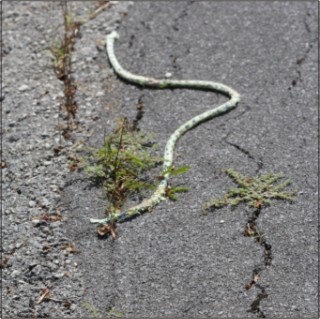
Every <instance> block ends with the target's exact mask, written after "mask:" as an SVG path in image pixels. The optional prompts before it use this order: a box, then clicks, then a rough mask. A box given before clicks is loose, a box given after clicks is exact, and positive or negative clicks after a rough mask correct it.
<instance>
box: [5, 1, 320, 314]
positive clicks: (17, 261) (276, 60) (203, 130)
mask: <svg viewBox="0 0 320 319" xmlns="http://www.w3.org/2000/svg"><path fill="white" fill-rule="evenodd" d="M96 3H97V2H95V1H92V2H71V3H70V8H69V9H70V12H72V14H74V15H75V16H83V15H86V14H87V13H88V12H90V11H91V10H92V9H93V8H94V6H95V5H96ZM2 11H3V12H2V17H3V31H2V32H3V38H2V47H1V50H2V72H3V85H2V100H3V102H2V104H3V111H2V112H3V127H2V137H3V157H2V164H1V167H2V191H3V197H2V200H3V218H2V241H3V246H2V256H3V260H2V268H3V269H2V280H3V282H2V288H3V300H2V303H3V304H2V309H3V317H4V318H10V317H16V316H19V317H24V318H29V317H39V318H43V317H49V316H50V317H61V318H74V317H88V316H91V317H107V316H109V317H110V316H111V315H112V313H113V314H114V315H118V316H125V317H131V318H133V317H139V318H141V317H147V318H159V317H163V318H164V317H171V318H172V317H185V318H191V317H194V318H213V317H215V318H231V317H232V318H256V317H258V316H259V315H260V316H262V314H263V315H264V316H265V317H266V318H275V317H277V318H280V317H286V318H295V317H296V318H316V317H318V316H317V310H318V309H317V287H318V275H317V274H318V270H317V249H318V243H317V240H318V237H317V220H318V219H317V218H318V217H317V213H316V212H317V191H318V189H317V169H318V166H317V160H316V158H317V157H316V156H317V146H316V140H317V118H318V114H317V108H316V106H317V102H318V95H317V88H318V82H317V59H318V47H317V37H318V31H317V15H318V11H317V2H303V1H302V2H271V3H266V2H259V1H256V2H249V1H248V2H244V1H240V2H236V1H234V2H227V1H226V2H209V1H208V2H206V1H201V2H197V1H188V2H187V1H182V2H175V3H173V2H170V3H169V2H162V1H153V2H152V1H148V2H135V3H134V4H133V3H131V2H118V3H113V4H112V5H111V6H110V8H108V9H107V10H106V11H104V12H102V13H101V14H99V15H98V16H97V17H96V18H95V19H93V20H91V21H89V22H88V23H86V24H85V25H83V26H81V27H80V31H79V34H78V36H77V38H76V44H75V50H74V52H73V54H72V62H73V70H74V72H73V76H74V79H75V81H76V83H77V94H76V99H77V103H78V111H77V117H76V118H77V121H78V125H77V128H75V129H74V131H73V132H72V134H71V135H72V136H71V139H68V140H65V139H64V138H63V137H61V134H60V133H61V130H59V125H61V124H63V123H64V122H65V120H64V119H63V116H59V107H60V105H62V104H63V84H62V82H61V81H59V80H58V79H57V77H56V75H55V73H54V70H53V67H52V54H51V52H50V50H49V49H50V47H51V46H52V45H53V44H54V41H55V40H56V39H58V38H61V37H62V36H63V28H62V25H63V19H62V9H61V6H60V5H59V3H58V2H45V1H39V2H36V1H29V2H21V1H20V2H9V1H4V2H3V4H2ZM115 28H118V31H119V33H120V36H121V38H120V40H119V41H118V42H117V43H116V48H115V50H116V55H117V56H118V58H119V60H120V62H121V63H122V64H123V66H124V67H125V68H127V69H129V70H130V71H132V72H135V73H138V74H144V75H149V76H155V77H158V78H162V77H164V76H165V75H166V74H167V75H168V73H170V74H171V75H172V78H181V79H182V78H183V79H192V78H195V79H203V80H205V79H208V80H215V81H218V82H222V83H225V84H227V85H230V86H231V87H233V88H234V89H236V90H237V91H238V92H239V93H240V94H241V95H242V100H241V102H240V104H239V107H238V109H236V110H235V111H233V112H230V113H229V114H227V115H225V116H222V117H219V118H217V119H214V120H213V121H210V122H207V123H204V124H202V125H200V126H199V127H197V128H196V129H195V130H193V131H192V132H190V133H187V134H186V136H185V137H184V138H183V139H182V140H181V141H180V142H179V145H178V146H177V150H176V163H177V165H189V166H190V167H191V169H190V171H189V172H188V174H186V175H184V176H182V177H179V178H176V179H175V180H174V183H176V184H179V183H183V184H184V185H187V186H188V187H189V188H190V191H189V192H188V193H186V194H182V195H180V196H179V197H180V200H179V201H178V202H166V203H162V204H160V205H159V206H158V207H156V208H155V209H154V211H153V213H152V214H147V215H143V216H141V217H139V218H137V219H134V220H132V221H130V222H127V223H123V224H121V225H119V227H118V237H117V238H116V240H112V239H111V238H107V239H104V240H101V239H98V238H97V237H96V234H95V229H96V226H95V225H91V224H90V223H89V218H90V217H99V216H101V217H102V216H103V214H104V208H105V198H104V194H103V191H102V190H101V189H99V188H96V187H93V186H92V185H91V184H90V183H89V181H88V179H87V178H86V176H85V175H84V174H83V173H82V172H81V171H79V172H77V171H76V172H70V169H69V159H70V158H72V156H74V153H75V150H76V149H77V148H78V147H80V146H81V145H82V144H85V145H101V142H102V140H103V136H104V134H107V132H109V131H110V130H112V128H113V127H114V125H115V118H117V117H119V116H127V117H128V118H133V117H134V115H135V105H136V103H137V101H138V100H139V98H141V100H142V103H143V104H144V110H145V115H144V118H143V120H142V121H141V123H140V125H141V127H142V128H143V129H146V130H149V131H153V132H155V133H156V134H157V135H156V136H157V141H158V143H159V145H160V146H161V147H163V146H164V145H165V142H166V140H167V138H168V136H169V134H170V133H171V132H172V130H173V129H174V128H175V127H178V126H179V125H180V124H182V123H183V122H185V121H186V120H188V119H190V118H191V117H193V116H195V115H197V114H199V113H200V112H202V111H204V110H206V109H207V108H208V107H210V105H212V104H214V105H218V104H220V103H222V102H223V101H224V100H225V97H222V96H220V95H219V94H212V93H207V92H193V91H190V90H189V91H188V90H166V91H158V90H141V88H137V87H135V86H132V85H128V84H125V83H123V82H121V81H119V80H118V79H117V78H116V77H115V76H114V75H113V71H112V70H111V69H110V66H109V65H108V63H107V60H106V55H105V52H104V47H103V44H104V36H105V34H106V32H108V31H111V30H113V29H115ZM63 112H64V110H61V111H60V114H64V113H63ZM58 146H62V149H61V151H59V152H57V151H55V149H56V150H57V147H58ZM225 167H233V168H235V169H236V170H238V171H240V172H242V173H245V174H249V175H255V174H258V173H265V172H270V171H271V172H275V173H277V172H282V173H284V174H285V175H286V176H287V177H288V178H290V179H292V180H293V187H294V188H296V189H297V190H298V198H297V201H296V203H294V204H293V205H289V204H287V203H286V202H281V201H279V202H277V203H276V205H274V206H272V207H270V208H267V209H265V210H263V214H261V216H260V217H259V220H258V223H259V228H260V229H262V230H263V231H264V232H265V233H266V236H267V238H268V242H269V243H270V244H271V245H272V252H273V260H272V266H271V267H269V268H268V269H264V271H263V272H262V278H261V281H260V282H259V283H260V287H262V289H261V288H259V286H255V287H252V288H251V289H250V290H245V289H244V285H245V284H246V283H247V282H250V280H251V276H252V271H253V269H254V268H255V267H257V265H260V264H261V260H262V259H263V251H262V250H261V247H260V246H259V245H258V244H257V243H255V242H254V241H253V240H250V239H249V238H246V237H244V236H243V235H242V233H243V230H244V227H245V224H246V220H247V216H248V212H247V211H246V210H245V209H244V207H239V208H237V209H234V210H230V209H229V208H223V209H221V210H218V211H216V212H215V213H214V214H209V215H205V216H204V215H201V205H202V204H203V203H204V202H205V201H207V200H208V199H209V198H210V197H212V196H219V195H222V194H224V192H225V190H226V189H227V187H228V186H231V185H232V183H231V182H230V181H229V180H228V179H227V177H226V176H224V175H223V174H222V173H221V169H223V168H225ZM44 214H45V215H44ZM59 214H61V216H62V220H59V216H60V215H59ZM50 218H56V219H57V220H56V221H50ZM263 289H264V290H263ZM263 291H266V295H263ZM46 292H49V293H50V298H51V299H50V300H47V301H45V300H42V301H41V296H42V297H43V296H44V295H45V293H46ZM256 305H258V308H259V309H260V312H258V311H254V309H257V308H255V307H256Z"/></svg>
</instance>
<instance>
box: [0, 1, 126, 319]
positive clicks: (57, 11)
mask: <svg viewBox="0 0 320 319" xmlns="http://www.w3.org/2000/svg"><path fill="white" fill-rule="evenodd" d="M96 6H97V1H95V2H94V1H93V2H91V3H90V2H86V3H84V5H83V3H79V2H73V3H71V4H70V5H69V12H70V13H72V14H73V15H74V16H86V15H88V13H89V12H91V11H92V10H93V9H94V8H95V7H96ZM128 7H129V3H118V4H113V5H111V6H110V8H108V9H107V10H106V11H104V12H103V13H101V16H97V18H96V19H95V21H94V23H92V21H90V22H88V23H87V24H86V25H84V26H83V28H84V29H85V30H87V32H88V34H87V37H86V38H87V39H88V38H90V41H89V43H84V42H82V40H83V39H82V34H81V33H82V30H81V28H80V34H79V35H78V37H77V39H76V40H77V41H78V44H77V49H76V52H74V54H73V56H72V60H73V66H74V68H77V72H83V74H86V78H85V80H83V78H81V76H78V73H77V74H75V77H76V78H75V80H76V81H79V83H80V81H82V80H83V81H82V82H81V85H80V84H79V88H78V92H79V93H78V96H77V98H78V99H79V101H80V100H81V102H80V103H78V104H79V109H78V113H77V118H78V119H79V123H78V128H77V129H76V130H75V132H74V134H73V139H71V140H64V138H63V137H61V130H59V124H61V123H62V122H63V120H62V117H61V118H60V120H61V121H60V123H59V121H58V119H59V108H60V106H61V105H63V96H64V94H63V84H62V82H61V81H59V80H58V79H57V77H56V75H55V73H54V69H53V56H52V54H51V52H50V47H52V46H53V45H54V44H55V43H56V41H57V40H59V39H61V38H62V37H63V14H62V7H61V5H60V4H59V2H50V1H48V2H45V1H39V2H38V1H29V2H23V1H20V2H10V1H5V2H4V3H3V5H2V11H3V12H2V18H3V37H2V56H3V58H2V70H3V74H2V76H3V86H2V100H3V102H2V104H3V109H2V112H3V128H2V136H3V137H2V138H3V154H2V167H3V168H2V192H3V193H2V194H3V197H2V198H3V203H2V204H3V218H2V241H3V246H2V247H3V248H2V256H3V259H2V265H3V266H2V267H3V269H2V279H3V281H2V287H3V293H2V296H3V300H2V301H3V308H2V314H3V317H5V318H11V317H17V316H19V317H24V318H31V317H37V318H45V317H48V316H50V317H52V316H53V317H59V318H67V317H78V316H79V314H82V312H83V311H84V308H81V306H80V304H81V301H82V299H83V295H84V290H85V287H84V285H83V272H82V271H79V267H78V262H77V261H76V259H75V254H76V253H77V251H76V250H75V249H73V246H74V243H73V242H72V241H70V237H69V236H68V230H67V229H63V227H62V224H63V223H65V222H66V220H67V217H66V216H65V215H64V212H63V211H61V209H60V208H59V204H58V203H59V200H60V198H61V194H62V192H63V189H64V188H65V186H66V176H67V175H68V173H69V168H68V157H69V156H70V154H72V151H71V148H72V147H74V146H75V145H77V141H83V140H86V139H87V138H88V136H89V135H90V134H92V127H93V126H94V123H95V122H94V120H95V119H97V117H98V116H99V115H100V114H99V115H97V108H96V107H95V103H99V97H100V96H101V95H103V94H105V93H104V87H103V86H104V84H103V83H104V78H105V77H106V74H107V72H100V66H99V64H97V63H96V57H97V54H98V53H99V52H100V51H101V50H102V43H103V40H104V33H105V32H106V31H107V30H112V29H114V28H115V27H116V26H117V25H118V23H119V21H120V19H121V17H122V16H123V13H125V12H126V10H127V8H128ZM103 63H104V64H106V63H105V60H104V61H103ZM79 74H80V73H79ZM97 74H98V77H96V78H94V77H95V76H96V75H97ZM90 81H91V84H92V85H90V87H88V86H87V85H89V83H90ZM93 101H94V102H93ZM63 112H65V111H64V110H62V111H61V112H60V113H62V114H63ZM64 114H65V113H64ZM59 146H61V147H63V149H62V151H61V152H58V153H57V152H55V151H54V150H55V149H57V147H59ZM59 213H60V214H61V215H62V220H59V218H57V220H56V221H50V218H54V217H55V216H57V214H59ZM46 217H47V218H46ZM57 217H59V215H58V216H57ZM46 289H48V290H49V293H50V297H51V301H50V302H46V301H42V302H39V298H40V297H41V296H43V294H44V293H45V292H46ZM84 315H88V313H84Z"/></svg>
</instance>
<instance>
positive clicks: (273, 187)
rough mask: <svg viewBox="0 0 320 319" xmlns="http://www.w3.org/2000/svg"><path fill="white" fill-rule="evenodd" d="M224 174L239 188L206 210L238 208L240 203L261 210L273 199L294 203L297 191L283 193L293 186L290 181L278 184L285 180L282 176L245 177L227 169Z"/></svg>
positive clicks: (233, 189)
mask: <svg viewBox="0 0 320 319" xmlns="http://www.w3.org/2000/svg"><path fill="white" fill-rule="evenodd" d="M224 172H225V173H226V174H227V175H228V176H229V177H230V178H231V179H232V180H233V181H234V182H235V183H236V184H237V185H238V187H237V188H230V189H229V190H228V192H227V194H226V195H224V196H223V197H220V198H217V199H212V200H210V201H209V202H207V203H206V204H205V205H204V209H205V210H212V209H216V208H220V207H223V206H228V205H230V206H237V205H238V204H240V203H247V204H248V205H249V206H250V207H254V208H261V207H262V206H267V205H271V200H272V199H281V200H287V201H289V202H293V201H294V199H295V195H296V193H297V192H296V191H294V190H289V191H283V190H284V188H286V187H287V186H289V185H291V181H290V180H285V181H284V182H282V183H278V182H279V181H280V180H281V179H283V178H284V176H283V175H282V174H273V173H269V174H266V175H261V176H259V177H250V176H244V175H242V174H240V173H239V172H237V171H235V170H233V169H231V168H230V169H226V170H224Z"/></svg>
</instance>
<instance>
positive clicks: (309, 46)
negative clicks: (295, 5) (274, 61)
mask: <svg viewBox="0 0 320 319" xmlns="http://www.w3.org/2000/svg"><path fill="white" fill-rule="evenodd" d="M305 10H306V14H305V16H304V19H303V24H304V26H305V29H306V30H307V33H308V35H309V42H307V43H306V45H307V48H306V50H305V52H304V53H303V54H302V56H301V57H300V58H298V59H297V60H296V67H295V72H296V76H295V77H294V78H293V80H292V81H291V84H290V86H289V87H288V90H289V91H290V92H291V90H292V89H293V88H294V87H295V86H297V84H298V83H299V82H301V77H302V76H301V66H302V64H303V63H304V62H305V60H306V58H307V57H308V54H309V52H310V51H311V49H312V48H313V45H314V44H315V43H317V38H318V36H317V35H316V36H315V37H314V38H312V37H311V36H310V35H312V31H311V28H310V26H309V24H308V22H307V18H308V17H311V13H310V11H309V10H308V9H307V8H306V7H305Z"/></svg>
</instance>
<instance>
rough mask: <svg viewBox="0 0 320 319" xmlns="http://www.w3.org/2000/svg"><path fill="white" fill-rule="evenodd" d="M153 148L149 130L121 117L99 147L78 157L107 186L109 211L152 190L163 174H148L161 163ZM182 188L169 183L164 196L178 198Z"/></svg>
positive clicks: (173, 172) (175, 172) (180, 171)
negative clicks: (142, 128) (116, 125)
mask: <svg viewBox="0 0 320 319" xmlns="http://www.w3.org/2000/svg"><path fill="white" fill-rule="evenodd" d="M156 150H157V145H156V144H155V143H154V142H153V136H152V135H151V134H146V133H144V132H142V131H140V130H137V129H136V124H135V122H133V124H132V125H130V124H129V122H128V120H127V119H121V120H120V121H119V124H118V127H117V128H116V130H115V131H114V132H113V133H112V134H110V135H109V136H107V137H106V138H105V140H104V143H103V145H102V147H99V148H98V149H91V150H89V155H87V156H85V157H83V158H82V159H81V162H82V163H81V166H84V171H85V172H86V173H87V174H88V175H90V176H91V177H92V178H93V179H94V180H95V181H96V182H97V183H98V184H100V185H102V186H103V187H104V189H105V190H106V196H107V199H108V202H109V207H107V212H108V213H110V214H112V212H114V211H115V210H119V209H122V208H123V206H124V205H125V203H126V201H127V199H128V198H130V197H133V196H136V197H138V198H139V200H141V199H142V198H143V197H145V196H146V195H147V194H148V191H154V190H155V188H156V186H157V185H158V183H159V181H158V179H159V178H162V176H158V177H159V178H157V177H154V176H151V173H152V170H153V169H154V168H156V167H157V166H158V165H160V164H161V163H162V158H159V157H158V156H156ZM187 170H188V168H187V167H180V168H177V169H173V168H170V174H171V175H172V176H174V175H178V174H183V173H185V172H186V171H187ZM185 191H187V188H185V187H182V186H176V187H168V189H167V196H168V198H169V199H172V200H177V197H176V193H179V192H185Z"/></svg>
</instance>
